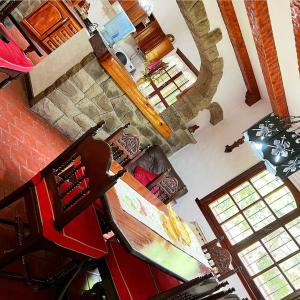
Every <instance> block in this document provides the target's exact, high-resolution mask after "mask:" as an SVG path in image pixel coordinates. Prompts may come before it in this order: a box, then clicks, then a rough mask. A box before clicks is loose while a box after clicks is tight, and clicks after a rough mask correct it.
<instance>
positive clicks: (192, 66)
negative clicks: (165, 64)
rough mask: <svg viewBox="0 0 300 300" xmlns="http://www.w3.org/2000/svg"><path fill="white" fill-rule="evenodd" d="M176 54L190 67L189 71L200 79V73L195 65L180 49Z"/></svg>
mask: <svg viewBox="0 0 300 300" xmlns="http://www.w3.org/2000/svg"><path fill="white" fill-rule="evenodd" d="M176 54H177V55H178V56H179V57H180V58H181V60H182V61H183V62H184V63H185V64H186V65H187V66H188V67H189V69H190V70H191V71H192V72H193V73H194V74H195V76H197V77H198V76H199V73H200V71H199V70H198V69H197V68H196V67H195V66H194V65H193V63H192V62H191V61H190V60H189V59H188V58H187V57H186V56H185V54H184V53H183V52H182V51H181V50H180V49H179V48H177V50H176Z"/></svg>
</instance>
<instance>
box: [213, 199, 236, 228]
mask: <svg viewBox="0 0 300 300" xmlns="http://www.w3.org/2000/svg"><path fill="white" fill-rule="evenodd" d="M210 209H211V210H212V212H213V214H214V215H215V217H216V219H217V220H218V222H219V223H222V222H224V221H225V220H227V219H228V218H230V217H231V216H233V215H234V214H236V213H238V212H239V211H238V208H237V207H236V205H235V204H234V202H233V201H232V199H231V198H230V197H229V196H228V195H226V196H224V197H222V198H220V199H218V200H217V201H215V202H214V203H213V204H211V205H210Z"/></svg>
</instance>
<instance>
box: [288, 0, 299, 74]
mask: <svg viewBox="0 0 300 300" xmlns="http://www.w3.org/2000/svg"><path fill="white" fill-rule="evenodd" d="M290 5H291V12H292V21H293V29H294V36H295V44H296V51H297V58H298V69H299V72H300V0H291V2H290Z"/></svg>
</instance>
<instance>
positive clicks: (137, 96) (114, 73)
mask: <svg viewBox="0 0 300 300" xmlns="http://www.w3.org/2000/svg"><path fill="white" fill-rule="evenodd" d="M90 43H91V45H92V48H93V50H94V53H95V55H96V57H97V58H98V60H99V63H100V64H101V66H102V67H103V68H104V69H105V70H106V71H107V73H108V74H109V75H110V76H111V78H112V79H113V80H114V81H115V82H116V83H117V84H118V85H119V87H120V88H121V89H122V90H123V91H124V93H125V94H126V95H127V96H128V97H129V99H130V101H131V102H132V103H133V104H134V105H135V106H136V107H137V108H138V109H139V110H140V111H141V113H142V114H143V115H144V116H145V118H146V119H147V120H148V121H149V122H150V123H151V124H152V126H153V127H154V128H155V129H156V130H157V131H158V132H159V133H160V135H161V136H162V137H164V138H165V139H167V138H169V137H170V136H171V134H172V130H171V129H170V127H169V126H168V124H167V123H166V122H165V121H164V119H163V118H162V117H161V116H160V114H159V113H157V112H156V111H155V110H154V108H153V107H152V106H151V105H150V104H149V102H148V99H147V98H146V97H145V96H144V95H143V94H142V93H141V92H140V90H139V89H138V87H137V85H136V83H135V82H134V81H133V79H132V77H131V75H130V74H129V73H128V71H127V70H126V69H125V67H124V66H123V65H122V63H121V62H120V61H119V59H118V58H117V57H116V56H115V55H114V54H113V53H111V52H110V51H108V49H107V47H106V45H105V44H104V43H103V41H102V38H101V36H100V35H99V33H97V34H95V35H94V36H92V37H91V38H90Z"/></svg>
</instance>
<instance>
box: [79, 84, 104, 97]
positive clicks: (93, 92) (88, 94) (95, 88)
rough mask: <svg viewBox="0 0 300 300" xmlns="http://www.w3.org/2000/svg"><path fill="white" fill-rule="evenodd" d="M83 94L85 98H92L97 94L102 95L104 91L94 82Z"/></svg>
mask: <svg viewBox="0 0 300 300" xmlns="http://www.w3.org/2000/svg"><path fill="white" fill-rule="evenodd" d="M84 94H85V97H86V98H89V99H92V98H95V97H97V96H99V95H100V96H102V95H104V92H103V90H102V88H101V87H100V86H99V84H97V83H94V84H93V85H92V86H91V87H90V88H89V89H88V90H87V91H86V92H85V93H84Z"/></svg>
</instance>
